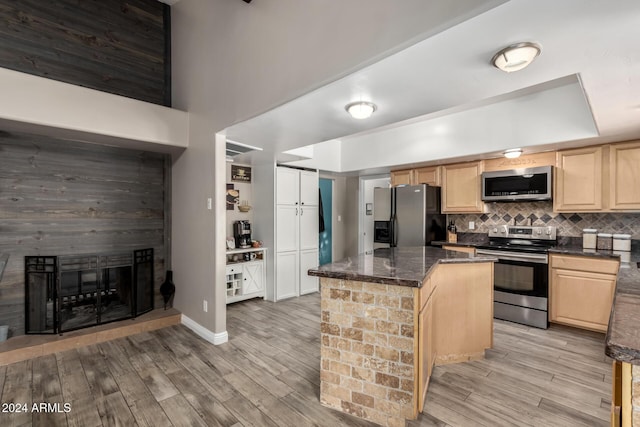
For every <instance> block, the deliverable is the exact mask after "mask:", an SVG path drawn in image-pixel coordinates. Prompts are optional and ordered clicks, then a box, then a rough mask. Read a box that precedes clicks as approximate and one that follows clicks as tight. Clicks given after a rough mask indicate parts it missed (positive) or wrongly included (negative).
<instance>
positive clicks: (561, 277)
mask: <svg viewBox="0 0 640 427" xmlns="http://www.w3.org/2000/svg"><path fill="white" fill-rule="evenodd" d="M550 258H551V259H550V270H551V271H550V274H549V279H550V283H549V321H550V322H555V323H561V324H564V325H569V326H576V327H579V328H584V329H590V330H594V331H600V332H606V331H607V326H608V324H609V315H610V313H611V304H612V302H613V294H614V291H615V286H616V277H617V272H618V267H619V262H618V261H616V260H613V259H598V258H594V257H580V256H566V255H553V254H552V255H551V257H550Z"/></svg>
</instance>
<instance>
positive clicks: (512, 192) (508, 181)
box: [482, 166, 553, 202]
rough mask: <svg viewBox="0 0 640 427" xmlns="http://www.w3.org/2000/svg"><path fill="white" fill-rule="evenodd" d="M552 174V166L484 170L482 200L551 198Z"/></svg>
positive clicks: (507, 200) (510, 200)
mask: <svg viewBox="0 0 640 427" xmlns="http://www.w3.org/2000/svg"><path fill="white" fill-rule="evenodd" d="M552 175H553V167H552V166H541V167H537V168H526V169H511V170H505V171H495V172H484V173H483V174H482V200H484V201H486V202H497V201H506V202H512V201H516V200H551V195H552V191H553V188H552V186H551V176H552Z"/></svg>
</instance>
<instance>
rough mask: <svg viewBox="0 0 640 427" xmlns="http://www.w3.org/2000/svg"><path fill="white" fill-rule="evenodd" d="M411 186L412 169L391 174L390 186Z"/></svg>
mask: <svg viewBox="0 0 640 427" xmlns="http://www.w3.org/2000/svg"><path fill="white" fill-rule="evenodd" d="M412 184H413V169H407V170H401V171H393V172H391V186H392V187H395V186H396V185H412Z"/></svg>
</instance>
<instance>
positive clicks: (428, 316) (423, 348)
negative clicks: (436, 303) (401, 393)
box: [418, 298, 434, 412]
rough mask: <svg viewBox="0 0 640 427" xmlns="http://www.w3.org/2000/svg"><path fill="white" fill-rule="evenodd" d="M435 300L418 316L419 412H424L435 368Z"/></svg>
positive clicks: (428, 303)
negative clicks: (430, 378) (425, 400)
mask: <svg viewBox="0 0 640 427" xmlns="http://www.w3.org/2000/svg"><path fill="white" fill-rule="evenodd" d="M432 326H433V298H429V299H428V300H427V303H426V305H425V307H424V308H423V309H422V311H420V314H419V315H418V329H419V336H418V349H419V350H418V411H419V412H422V409H423V407H424V399H425V397H426V395H427V388H428V386H429V377H431V369H432V367H433V361H434V357H433V331H432Z"/></svg>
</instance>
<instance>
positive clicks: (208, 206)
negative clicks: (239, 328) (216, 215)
mask: <svg viewBox="0 0 640 427" xmlns="http://www.w3.org/2000/svg"><path fill="white" fill-rule="evenodd" d="M207 209H209V210H211V197H209V198H208V199H207ZM205 311H207V310H205Z"/></svg>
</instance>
